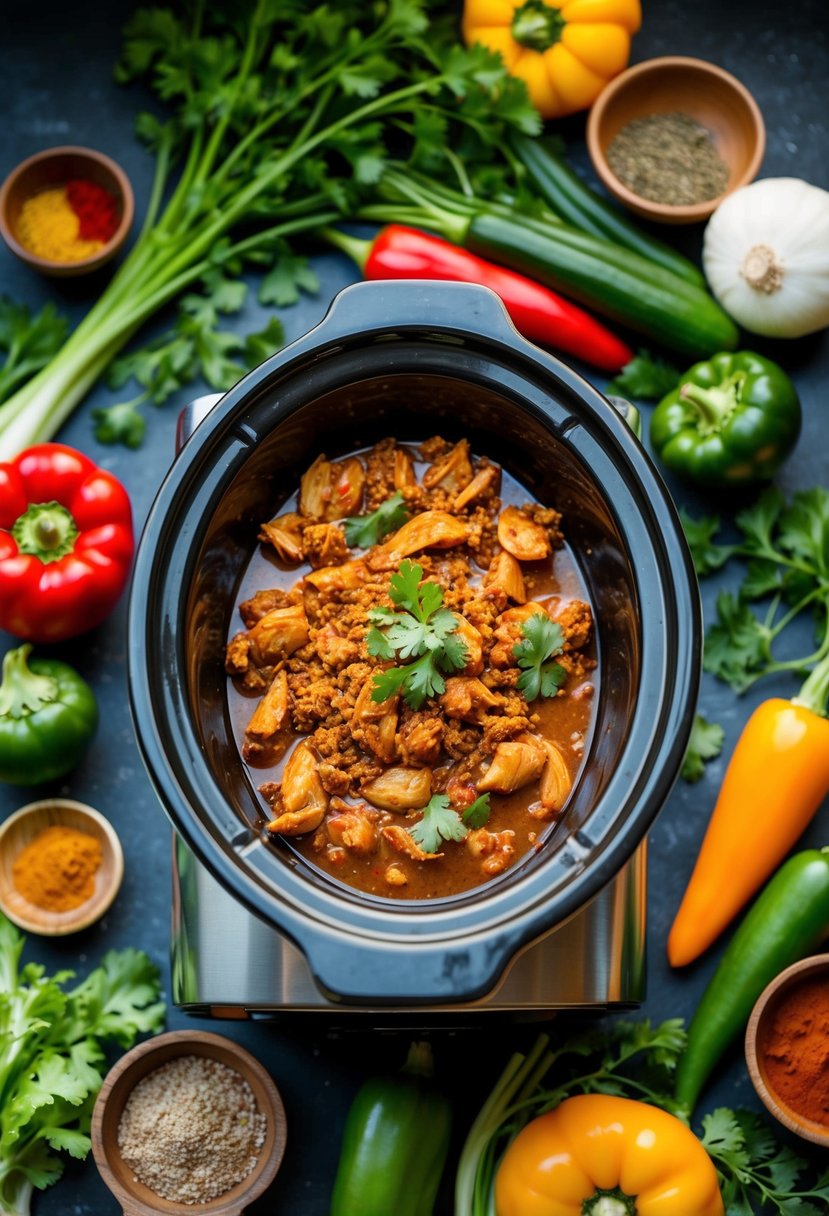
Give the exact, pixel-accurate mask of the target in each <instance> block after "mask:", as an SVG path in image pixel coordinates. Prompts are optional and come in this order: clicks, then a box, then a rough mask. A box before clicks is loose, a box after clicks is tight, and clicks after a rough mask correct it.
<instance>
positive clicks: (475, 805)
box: [461, 794, 492, 828]
mask: <svg viewBox="0 0 829 1216" xmlns="http://www.w3.org/2000/svg"><path fill="white" fill-rule="evenodd" d="M491 814H492V807H491V806H490V805H489V794H479V795H478V797H477V798H476V799H475V801H474V802H472V803H470V804H469V806H468V807H467V808H466V810H465V811H464V812H463V813H462V815H461V819H462V820H463V821H464V823H465V824H466V826H467V827H469V828H482V827H483V826H484V824H485V823H487V822H488V821H489V817H490V815H491Z"/></svg>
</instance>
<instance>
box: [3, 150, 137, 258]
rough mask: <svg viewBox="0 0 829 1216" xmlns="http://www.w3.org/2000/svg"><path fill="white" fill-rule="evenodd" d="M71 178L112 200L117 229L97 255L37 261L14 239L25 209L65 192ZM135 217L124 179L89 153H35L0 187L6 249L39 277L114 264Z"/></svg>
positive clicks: (105, 161) (103, 158) (110, 164)
mask: <svg viewBox="0 0 829 1216" xmlns="http://www.w3.org/2000/svg"><path fill="white" fill-rule="evenodd" d="M73 178H81V179H83V180H86V181H91V182H95V183H96V184H97V185H99V186H103V187H104V189H106V190H109V192H110V193H111V194H113V195H114V196H115V199H116V203H117V207H118V211H119V213H120V222H119V224H118V227H117V228H116V230H115V232H114V233H113V235H112V236H111V237H110V239H109V240H108V241H107V242H106V244H105V245H103V246H102V248H101V249H99V250H98V251H97V252H96V253H93V254H90V256H89V257H86V258H81V259H79V260H78V261H77V262H55V261H52V260H51V259H49V258H43V257H39V256H38V255H37V254H35V253H32V252H31V250H29V249H26V248H25V246H24V245H22V244H21V243H20V241H19V240H18V237H17V232H18V222H19V220H20V212H21V210H22V208H23V204H24V203H25V202H26V200H27V199H29V198H31V197H32V196H33V195H35V194H39V193H40V192H41V191H42V190H51V189H55V188H56V187H59V186H63V185H65V184H66V183H67V182H68V181H71V180H72V179H73ZM134 215H135V200H134V198H133V193H132V186H131V185H130V182H129V178H128V177H127V175H126V173H125V172H124V170H123V169H122V168H121V166H120V165H117V164H116V163H115V161H114V160H112V159H111V158H110V157H109V156H105V155H104V154H103V152H96V151H95V150H94V149H93V148H80V147H74V146H71V145H67V146H64V147H60V148H46V149H45V151H43V152H36V153H35V155H34V156H30V157H29V158H28V160H24V161H23V162H22V163H21V164H19V165H18V166H17V168H16V169H13V170H12V171H11V173H10V174H9V175H8V177H7V178H6V180H5V181H4V182H3V185H2V186H0V234H2V236H3V239H4V240H5V242H6V244H7V245H8V247H9V249H11V251H12V253H15V254H16V255H17V256H18V257H19V258H20V259H21V261H23V262H26V263H27V264H28V265H29V266H32V267H33V268H34V269H35V270H39V271H40V272H41V274H46V275H52V276H54V277H56V278H70V277H74V276H76V275H81V274H89V272H90V271H92V270H98V268H99V267H101V266H103V265H104V264H105V263H106V262H108V261H109V260H110V259H111V258H114V257H115V255H116V253H118V251H119V250H120V249H121V248H122V246H123V244H124V242H125V241H126V239H127V237H128V236H129V231H130V228H131V227H132V221H133V217H134Z"/></svg>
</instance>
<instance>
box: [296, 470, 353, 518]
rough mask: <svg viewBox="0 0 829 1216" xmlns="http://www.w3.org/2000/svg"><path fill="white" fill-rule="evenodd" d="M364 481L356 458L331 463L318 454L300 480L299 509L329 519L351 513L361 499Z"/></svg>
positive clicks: (313, 516)
mask: <svg viewBox="0 0 829 1216" xmlns="http://www.w3.org/2000/svg"><path fill="white" fill-rule="evenodd" d="M365 481H366V474H365V470H364V469H363V466H362V464H361V462H360V461H359V460H357V458H356V457H354V456H351V457H349V458H348V459H347V460H339V461H337V462H336V463H331V462H329V461H328V460H326V459H325V457H324V456H322V455H320V456H318V457H317V458H316V460H315V461H314V463H313V464H312V465H311V467H310V469H308V471H307V472H306V473H304V474H303V476H302V479H301V481H300V491H299V509H300V512H301V513H302V515H304V516H306V517H307V516H310V517H311V518H312V519H321V520H328V521H330V520H332V519H343V518H344V517H345V516H346V515H354V514H355V512H356V511H357V509H358V507H359V506H360V502H361V501H362V497H363V487H364V486H365Z"/></svg>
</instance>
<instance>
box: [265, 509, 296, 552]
mask: <svg viewBox="0 0 829 1216" xmlns="http://www.w3.org/2000/svg"><path fill="white" fill-rule="evenodd" d="M304 524H305V520H304V519H303V518H302V516H301V515H297V514H296V512H294V511H289V512H288V513H287V514H286V515H277V517H276V519H272V520H270V521H269V522H268V523H266V524H261V525H260V527H259V536H258V539H259V540H261V541H262V543H263V544H266V545H273V547H274V549H276V551H277V553H278V554H279V556H280V557H281V558H282V560H283V561H285V562H301V561H302V559H303V557H304V556H305V553H304V550H303V547H302V529H303V526H304Z"/></svg>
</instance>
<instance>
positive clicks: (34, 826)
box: [0, 798, 124, 937]
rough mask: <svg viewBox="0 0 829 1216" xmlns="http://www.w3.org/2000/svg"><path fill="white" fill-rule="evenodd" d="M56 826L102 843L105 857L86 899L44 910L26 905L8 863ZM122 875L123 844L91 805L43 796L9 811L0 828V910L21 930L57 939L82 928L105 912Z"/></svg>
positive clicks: (32, 905) (107, 821) (34, 905)
mask: <svg viewBox="0 0 829 1216" xmlns="http://www.w3.org/2000/svg"><path fill="white" fill-rule="evenodd" d="M56 824H60V825H62V826H63V827H68V828H75V829H76V830H77V831H79V832H86V833H87V834H88V835H90V836H94V837H95V839H96V840H98V841H100V843H101V848H102V849H103V854H104V855H103V860H102V861H101V864H100V866H99V867H98V870H97V872H96V874H95V889H94V891H93V894H92V896H91V898H90V899H88V900H87V901H86V902H85V903H83V904H80V905H79V906H78V907H77V908H72V909H71V910H70V911H68V912H48V911H45V910H44V909H43V908H40V907H38V905H37V904H32V903H29V901H28V899H25V898H24V897H23V896H22V895H21V894H20V892H19V891H18V890H17V888H16V886H15V885H14V879H13V876H12V867H13V866H14V863H15V861H16V860H17V857H18V856H19V854H20V852H21V851H22V850H23V849H24V848H25V847H26V845H27V844H29V843H30V842H31V841H32V840H33V839H34V837H35V836H37V834H38V833H39V832H42V831H43V830H44V828H49V827H53V826H54V825H56ZM123 877H124V854H123V852H122V850H121V842H120V840H119V839H118V837H117V835H116V834H115V829H114V828H113V826H112V824H111V823H110V822H109V820H108V819H105V818H104V816H103V815H102V814H101V813H100V812H99V811H96V810H93V808H92V807H91V806H85V805H84V803H82V802H73V801H72V800H71V799H69V798H45V799H43V801H42V802H30V803H29V804H28V806H24V807H21V808H20V810H19V811H15V812H14V814H13V815H10V816H9V818H8V819H7V820H6V822H5V823H4V824H3V825H2V826H0V908H2V910H3V911H4V912H5V914H6V916H8V918H9V920H13V921H14V923H15V924H16V925H19V927H20V928H21V929H25V930H26V931H27V932H28V933H40V934H42V935H44V936H46V937H60V936H62V935H64V934H66V933H77V932H78V930H79V929H86V928H87V926H88V925H91V924H92V923H93V922H94V921H96V920H98V919H99V918H100V917H101V916H103V914H104V913H105V912H106V910H107V908H108V907H109V906H110V904H111V903H112V901H113V900H114V899H115V896H116V895H117V894H118V888H119V887H120V886H121V879H122V878H123Z"/></svg>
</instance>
